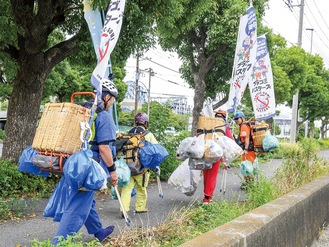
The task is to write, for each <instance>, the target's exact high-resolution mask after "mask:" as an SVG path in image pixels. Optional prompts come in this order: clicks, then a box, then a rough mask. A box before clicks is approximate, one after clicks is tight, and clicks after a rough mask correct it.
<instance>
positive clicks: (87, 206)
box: [52, 79, 118, 245]
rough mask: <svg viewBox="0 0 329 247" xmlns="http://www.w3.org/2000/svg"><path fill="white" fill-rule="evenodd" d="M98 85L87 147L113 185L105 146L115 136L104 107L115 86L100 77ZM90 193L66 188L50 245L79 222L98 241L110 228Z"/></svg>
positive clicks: (109, 155)
mask: <svg viewBox="0 0 329 247" xmlns="http://www.w3.org/2000/svg"><path fill="white" fill-rule="evenodd" d="M102 86H103V92H102V102H101V104H99V105H98V107H97V110H96V113H97V117H96V119H95V120H94V121H95V122H94V124H95V132H96V133H95V137H94V139H93V141H92V142H91V150H92V151H93V159H95V160H96V161H97V162H99V163H100V164H101V166H102V167H103V169H104V170H105V171H106V173H107V175H108V178H109V179H110V184H111V185H112V186H115V185H117V183H118V176H117V173H116V167H115V164H114V162H113V156H112V152H111V149H110V146H109V145H110V143H111V142H113V141H114V140H115V125H114V121H113V117H112V115H111V114H110V113H109V112H108V110H109V108H110V107H111V105H112V104H113V103H114V101H115V98H116V97H117V95H118V90H117V88H116V86H115V85H114V83H113V82H112V81H110V80H108V79H104V80H103V81H102ZM94 195H95V191H83V190H77V191H73V190H72V192H70V195H69V199H68V201H67V202H66V203H65V208H64V211H63V215H62V217H61V220H60V223H59V227H58V230H57V233H56V237H55V238H54V239H53V242H52V244H53V245H57V244H58V243H59V238H61V237H62V238H66V237H67V236H68V235H72V234H75V233H77V232H78V231H79V230H80V228H81V227H82V226H83V225H85V227H86V228H87V231H88V233H89V234H94V236H95V237H96V238H97V239H98V240H99V241H100V242H102V241H103V240H104V239H105V238H106V237H107V236H109V235H110V234H111V233H112V232H113V230H114V226H108V227H106V228H103V227H102V223H101V221H100V219H99V216H98V213H97V211H96V208H95V204H96V202H95V199H94Z"/></svg>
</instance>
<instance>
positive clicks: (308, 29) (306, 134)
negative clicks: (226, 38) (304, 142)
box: [305, 28, 314, 138]
mask: <svg viewBox="0 0 329 247" xmlns="http://www.w3.org/2000/svg"><path fill="white" fill-rule="evenodd" d="M305 30H307V31H311V48H310V54H311V55H312V46H313V31H314V28H306V29H305ZM306 116H307V115H306ZM310 135H311V134H310ZM307 136H308V120H306V122H305V137H306V138H307Z"/></svg>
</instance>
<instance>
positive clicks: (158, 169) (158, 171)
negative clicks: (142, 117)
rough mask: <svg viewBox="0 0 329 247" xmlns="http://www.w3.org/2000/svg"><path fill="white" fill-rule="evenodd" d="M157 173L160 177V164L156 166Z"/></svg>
mask: <svg viewBox="0 0 329 247" xmlns="http://www.w3.org/2000/svg"><path fill="white" fill-rule="evenodd" d="M155 174H156V175H157V176H158V177H160V167H159V166H157V167H155Z"/></svg>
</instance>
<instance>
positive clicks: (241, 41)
mask: <svg viewBox="0 0 329 247" xmlns="http://www.w3.org/2000/svg"><path fill="white" fill-rule="evenodd" d="M256 42H257V20H256V15H255V10H254V8H253V7H250V8H249V9H248V10H247V14H246V15H244V16H242V17H241V18H240V26H239V33H238V39H237V44H236V50H235V57H234V65H233V72H232V78H231V81H230V83H231V87H230V93H229V100H228V103H227V106H228V107H227V108H228V109H227V111H228V112H234V111H235V110H236V107H237V106H238V104H239V103H240V101H241V99H242V96H243V94H244V91H245V89H246V86H247V85H248V83H249V82H250V81H251V73H252V66H253V64H254V62H255V60H256V49H257V44H256Z"/></svg>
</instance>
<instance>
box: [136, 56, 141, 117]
mask: <svg viewBox="0 0 329 247" xmlns="http://www.w3.org/2000/svg"><path fill="white" fill-rule="evenodd" d="M139 75H140V73H139V53H138V52H137V57H136V83H135V114H136V113H137V110H138V80H139Z"/></svg>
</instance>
